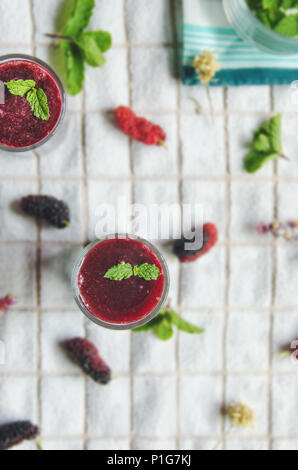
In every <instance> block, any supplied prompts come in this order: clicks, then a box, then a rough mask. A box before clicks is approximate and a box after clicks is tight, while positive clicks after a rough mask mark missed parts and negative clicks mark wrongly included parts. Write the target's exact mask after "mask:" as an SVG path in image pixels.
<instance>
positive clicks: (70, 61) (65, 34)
mask: <svg viewBox="0 0 298 470" xmlns="http://www.w3.org/2000/svg"><path fill="white" fill-rule="evenodd" d="M94 6H95V0H69V1H68V4H67V7H68V8H67V12H66V15H65V18H66V19H65V21H64V25H63V27H62V30H61V32H60V33H59V34H46V36H48V37H50V38H55V39H58V40H59V45H60V47H61V51H62V54H63V63H64V70H65V76H66V87H67V89H68V91H69V93H70V94H71V95H77V94H78V93H80V92H81V91H82V89H83V84H84V78H85V62H86V63H87V64H88V65H90V66H91V67H101V66H103V65H104V64H105V62H106V59H105V57H104V55H103V54H104V52H106V51H107V50H108V49H110V47H111V45H112V37H111V35H110V33H108V32H106V31H84V30H85V29H86V28H87V26H88V24H89V22H90V19H91V16H92V14H93V9H94Z"/></svg>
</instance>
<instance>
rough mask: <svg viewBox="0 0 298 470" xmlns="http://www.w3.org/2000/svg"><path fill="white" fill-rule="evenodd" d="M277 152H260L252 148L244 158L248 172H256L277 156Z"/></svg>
mask: <svg viewBox="0 0 298 470" xmlns="http://www.w3.org/2000/svg"><path fill="white" fill-rule="evenodd" d="M277 157H278V154H277V153H265V154H263V153H260V152H257V151H255V150H251V151H250V152H249V153H248V154H247V155H246V157H245V158H244V168H245V169H246V171H248V173H256V171H258V170H259V169H260V168H262V166H263V165H264V164H265V163H266V162H267V161H268V160H271V159H273V158H277Z"/></svg>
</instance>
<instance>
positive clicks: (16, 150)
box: [0, 54, 66, 153]
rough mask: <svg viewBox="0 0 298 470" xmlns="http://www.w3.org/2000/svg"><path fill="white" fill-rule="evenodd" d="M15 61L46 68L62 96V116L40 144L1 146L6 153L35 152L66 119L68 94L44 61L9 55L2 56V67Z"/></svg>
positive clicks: (23, 55) (0, 60) (22, 55)
mask: <svg viewBox="0 0 298 470" xmlns="http://www.w3.org/2000/svg"><path fill="white" fill-rule="evenodd" d="M13 60H16V61H17V60H24V61H28V62H34V63H36V64H38V65H40V66H41V67H43V68H45V69H46V70H47V71H48V72H49V73H50V74H51V75H52V77H53V78H54V80H55V82H56V84H57V87H58V89H59V92H60V95H61V111H60V115H59V118H58V120H57V122H56V124H55V126H54V127H53V129H52V130H51V132H49V134H48V135H46V136H45V137H44V138H43V139H41V140H39V141H38V142H35V144H32V145H27V146H26V147H9V146H7V145H2V144H0V150H4V151H6V152H14V153H19V152H28V151H30V150H34V149H36V148H38V147H40V146H41V145H43V144H45V143H46V142H47V141H48V140H49V139H50V138H51V137H53V135H55V134H56V132H57V130H58V127H59V126H60V124H61V123H62V121H63V119H64V116H65V111H66V93H65V89H64V86H63V83H62V81H61V79H60V78H59V77H58V75H57V73H56V72H55V71H54V70H53V69H52V67H51V66H50V65H49V64H47V63H46V62H44V61H43V60H41V59H38V58H37V57H34V56H31V55H28V54H7V55H2V56H0V65H2V64H4V63H6V62H10V61H13Z"/></svg>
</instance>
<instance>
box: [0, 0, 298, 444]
mask: <svg viewBox="0 0 298 470" xmlns="http://www.w3.org/2000/svg"><path fill="white" fill-rule="evenodd" d="M96 3H97V6H96V12H95V15H94V17H93V19H92V25H91V28H93V29H98V28H103V29H106V30H109V31H111V33H112V34H113V39H114V47H113V49H112V50H111V51H110V52H109V53H108V54H107V58H108V60H107V64H106V65H105V67H103V68H101V69H91V68H88V69H87V76H86V86H85V92H84V93H82V94H81V95H80V96H79V97H76V98H74V99H73V98H72V99H69V100H68V114H67V118H66V120H65V123H64V125H63V130H62V134H61V135H60V138H58V140H57V139H54V140H53V141H51V142H50V143H49V144H47V145H46V146H44V147H42V148H40V149H38V151H37V152H32V153H29V154H26V155H14V154H8V153H4V152H1V153H0V166H1V174H0V211H1V212H0V213H1V226H0V237H1V241H0V259H1V263H0V287H1V295H2V294H3V295H5V294H6V293H8V292H11V293H12V294H14V295H15V296H17V298H18V304H17V305H16V307H15V308H14V309H13V310H12V311H10V313H9V314H8V315H7V316H6V317H5V318H2V321H1V333H0V339H2V340H4V341H5V345H6V349H7V360H6V364H5V365H4V366H0V423H5V422H7V421H12V420H19V419H31V420H32V421H34V422H37V423H39V424H40V426H41V429H42V439H43V444H44V447H45V448H46V449H128V448H133V449H212V448H213V447H214V446H215V445H216V444H217V443H218V442H219V441H222V447H223V448H227V449H269V448H273V449H298V421H297V419H296V414H297V409H298V381H297V374H298V368H297V366H296V367H295V366H294V365H292V363H291V361H290V360H287V359H286V360H284V361H279V360H277V355H278V352H279V350H280V348H281V347H283V346H285V345H288V344H289V343H290V342H291V340H292V339H295V336H296V333H297V330H298V316H297V306H298V291H297V281H298V271H297V257H298V247H297V246H293V245H288V244H285V243H283V242H280V241H278V242H277V243H275V242H274V241H272V239H271V238H270V237H269V238H266V237H265V238H261V237H260V236H259V235H258V234H257V233H256V231H255V229H254V227H255V225H256V223H258V222H260V221H263V220H264V221H266V222H270V221H271V220H272V219H273V217H274V215H275V216H277V215H279V214H280V217H281V219H287V218H295V217H297V192H298V159H297V155H296V153H297V117H298V115H297V106H296V105H295V104H292V103H291V102H290V95H289V90H288V88H287V87H274V88H272V89H271V88H269V87H260V88H255V87H251V88H248V87H247V88H246V87H244V88H239V89H217V90H214V91H213V92H212V97H213V102H214V107H215V109H216V116H215V119H214V123H213V122H212V120H211V118H210V114H209V105H208V102H207V99H206V92H205V90H204V89H203V88H195V89H189V88H186V87H183V86H182V85H181V84H180V81H179V80H176V79H175V78H174V75H173V70H174V66H173V57H174V54H173V52H174V48H173V41H172V39H171V38H172V34H171V23H172V19H173V6H174V3H175V2H174V0H172V1H170V0H169V1H168V0H151V1H150V2H148V1H147V0H109V1H107V0H97V2H96ZM59 4H60V1H59V0H32V1H30V0H1V2H0V18H1V44H0V53H1V54H7V53H10V52H19V53H20V52H26V53H31V54H33V55H36V56H37V57H40V58H42V59H44V60H46V61H48V62H50V63H51V64H52V65H53V66H54V67H56V68H57V60H58V54H57V49H56V48H55V47H53V46H51V47H49V42H48V40H47V39H46V38H45V37H44V36H43V33H46V32H54V31H55V26H54V19H55V16H56V14H57V7H58V5H59ZM58 71H59V69H58ZM190 96H192V97H196V98H197V99H198V101H199V102H200V103H201V104H202V106H203V107H204V114H203V115H201V116H198V115H196V114H195V113H194V105H193V103H192V101H191V100H190V99H189V97H190ZM120 104H124V105H127V104H130V105H132V106H133V108H134V109H135V110H136V111H137V112H138V113H139V114H141V115H145V116H146V117H148V118H151V119H153V120H154V121H156V122H157V123H160V124H161V125H162V126H164V128H165V130H166V132H167V134H168V142H167V145H168V147H169V151H168V152H165V151H164V150H163V149H161V148H147V147H145V146H142V144H139V143H132V144H131V145H130V142H129V140H128V139H127V137H126V136H124V135H122V134H121V133H120V132H118V131H117V130H115V128H114V126H113V124H112V123H111V121H110V114H109V112H110V111H111V110H112V109H114V108H115V107H116V106H118V105H120ZM276 111H285V121H284V122H285V125H284V141H285V146H286V149H285V150H286V153H287V154H288V155H289V157H290V158H291V163H290V164H289V163H286V162H283V161H281V162H279V163H278V164H274V163H269V164H268V165H266V167H265V168H264V169H263V170H261V171H260V172H258V173H257V174H256V175H254V176H248V175H247V174H246V173H244V172H243V170H242V158H243V155H244V154H245V147H244V143H245V142H246V141H249V140H250V138H251V132H252V130H253V129H255V127H256V126H257V125H258V124H259V123H260V122H261V121H262V119H264V118H266V117H268V116H269V115H270V113H272V112H276ZM38 191H41V192H42V193H48V194H53V195H56V196H57V197H60V198H63V199H64V200H65V201H67V202H68V203H69V204H70V206H71V212H72V225H71V229H69V230H65V231H57V230H54V229H53V230H52V229H51V230H49V229H42V230H41V231H39V230H38V229H37V228H36V226H35V224H34V222H33V221H32V220H30V219H26V218H24V217H22V216H21V215H20V214H18V213H16V212H15V211H14V210H13V209H12V207H11V205H12V203H13V202H14V201H15V200H17V199H18V198H20V197H21V196H23V195H27V194H28V193H35V192H38ZM120 193H121V194H122V195H127V197H128V198H130V199H131V200H133V201H134V202H143V203H150V202H192V203H195V202H198V203H203V204H205V205H206V207H208V213H207V217H208V219H210V220H211V221H213V222H215V223H216V224H217V225H218V228H219V231H220V242H219V244H218V245H217V247H216V248H215V249H214V250H213V251H212V252H210V253H209V254H208V256H206V257H204V258H202V259H201V260H199V261H198V262H197V263H193V264H189V265H184V266H179V263H178V261H177V260H176V259H174V258H173V256H171V255H170V254H169V253H167V251H165V254H166V256H167V259H168V261H169V267H170V271H171V278H172V289H171V295H170V297H171V300H172V304H173V306H177V308H180V310H181V312H182V313H183V315H184V316H185V317H186V318H187V319H189V320H190V321H192V322H194V323H196V324H198V325H200V326H202V327H204V328H206V333H205V335H203V336H201V337H192V336H189V335H187V334H184V333H180V334H178V335H176V337H175V339H173V340H172V341H169V342H167V343H162V342H160V341H159V340H158V339H156V338H155V337H153V336H152V335H151V334H148V333H147V334H140V335H136V334H132V333H130V332H125V333H119V332H111V331H105V330H104V329H101V328H99V327H97V326H95V325H93V324H91V323H90V322H87V321H86V322H85V321H84V318H83V316H82V315H81V314H80V312H79V311H78V309H77V308H76V306H75V304H74V301H73V300H72V294H71V290H70V286H69V280H68V276H67V272H66V271H67V270H66V266H68V264H69V260H70V259H71V256H72V255H73V253H74V252H75V251H76V250H77V248H78V246H79V245H80V244H81V243H82V242H84V241H86V239H88V238H91V239H92V238H94V235H93V234H94V225H95V222H96V218H95V216H94V210H95V207H96V206H97V205H98V203H101V202H113V201H115V198H116V196H117V195H118V194H120ZM85 334H87V335H88V337H89V338H90V339H91V340H92V341H94V342H95V343H96V345H97V346H98V348H99V351H100V353H101V354H102V356H103V357H104V358H105V359H106V361H107V362H108V363H109V364H110V366H111V368H112V370H113V375H114V376H115V379H114V380H113V381H112V382H111V384H110V385H108V386H106V387H103V386H100V385H97V384H95V383H93V382H92V381H90V380H89V379H88V380H86V379H85V377H84V376H82V375H81V373H80V370H79V369H78V368H77V367H76V366H74V365H72V363H71V362H69V360H68V359H67V358H66V357H65V355H64V354H63V352H62V351H61V349H60V347H59V343H60V342H61V341H63V340H65V339H68V338H70V337H73V336H77V335H79V336H83V335H85ZM232 400H235V401H239V400H243V401H245V402H246V403H248V404H249V405H250V406H251V407H252V408H254V409H255V411H256V416H257V419H256V428H255V429H254V430H252V431H243V430H238V429H235V430H232V432H230V431H229V432H228V433H227V434H225V430H226V429H227V427H228V425H227V424H226V422H225V419H224V418H223V417H222V415H221V412H220V411H221V409H222V407H223V406H224V405H228V404H229V403H230V401H232ZM19 448H26V449H29V448H34V444H31V443H30V444H25V445H23V446H20V447H19Z"/></svg>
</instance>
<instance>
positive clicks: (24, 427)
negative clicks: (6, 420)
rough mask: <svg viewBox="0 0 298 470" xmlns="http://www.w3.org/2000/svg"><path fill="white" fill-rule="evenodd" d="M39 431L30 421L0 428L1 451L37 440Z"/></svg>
mask: <svg viewBox="0 0 298 470" xmlns="http://www.w3.org/2000/svg"><path fill="white" fill-rule="evenodd" d="M38 435H39V429H38V427H37V426H34V425H33V424H32V423H30V421H17V422H15V423H10V424H4V425H3V426H0V450H7V449H10V448H11V447H13V446H16V445H17V444H20V443H21V442H23V441H27V440H31V439H35V438H36V437H37V436H38Z"/></svg>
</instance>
